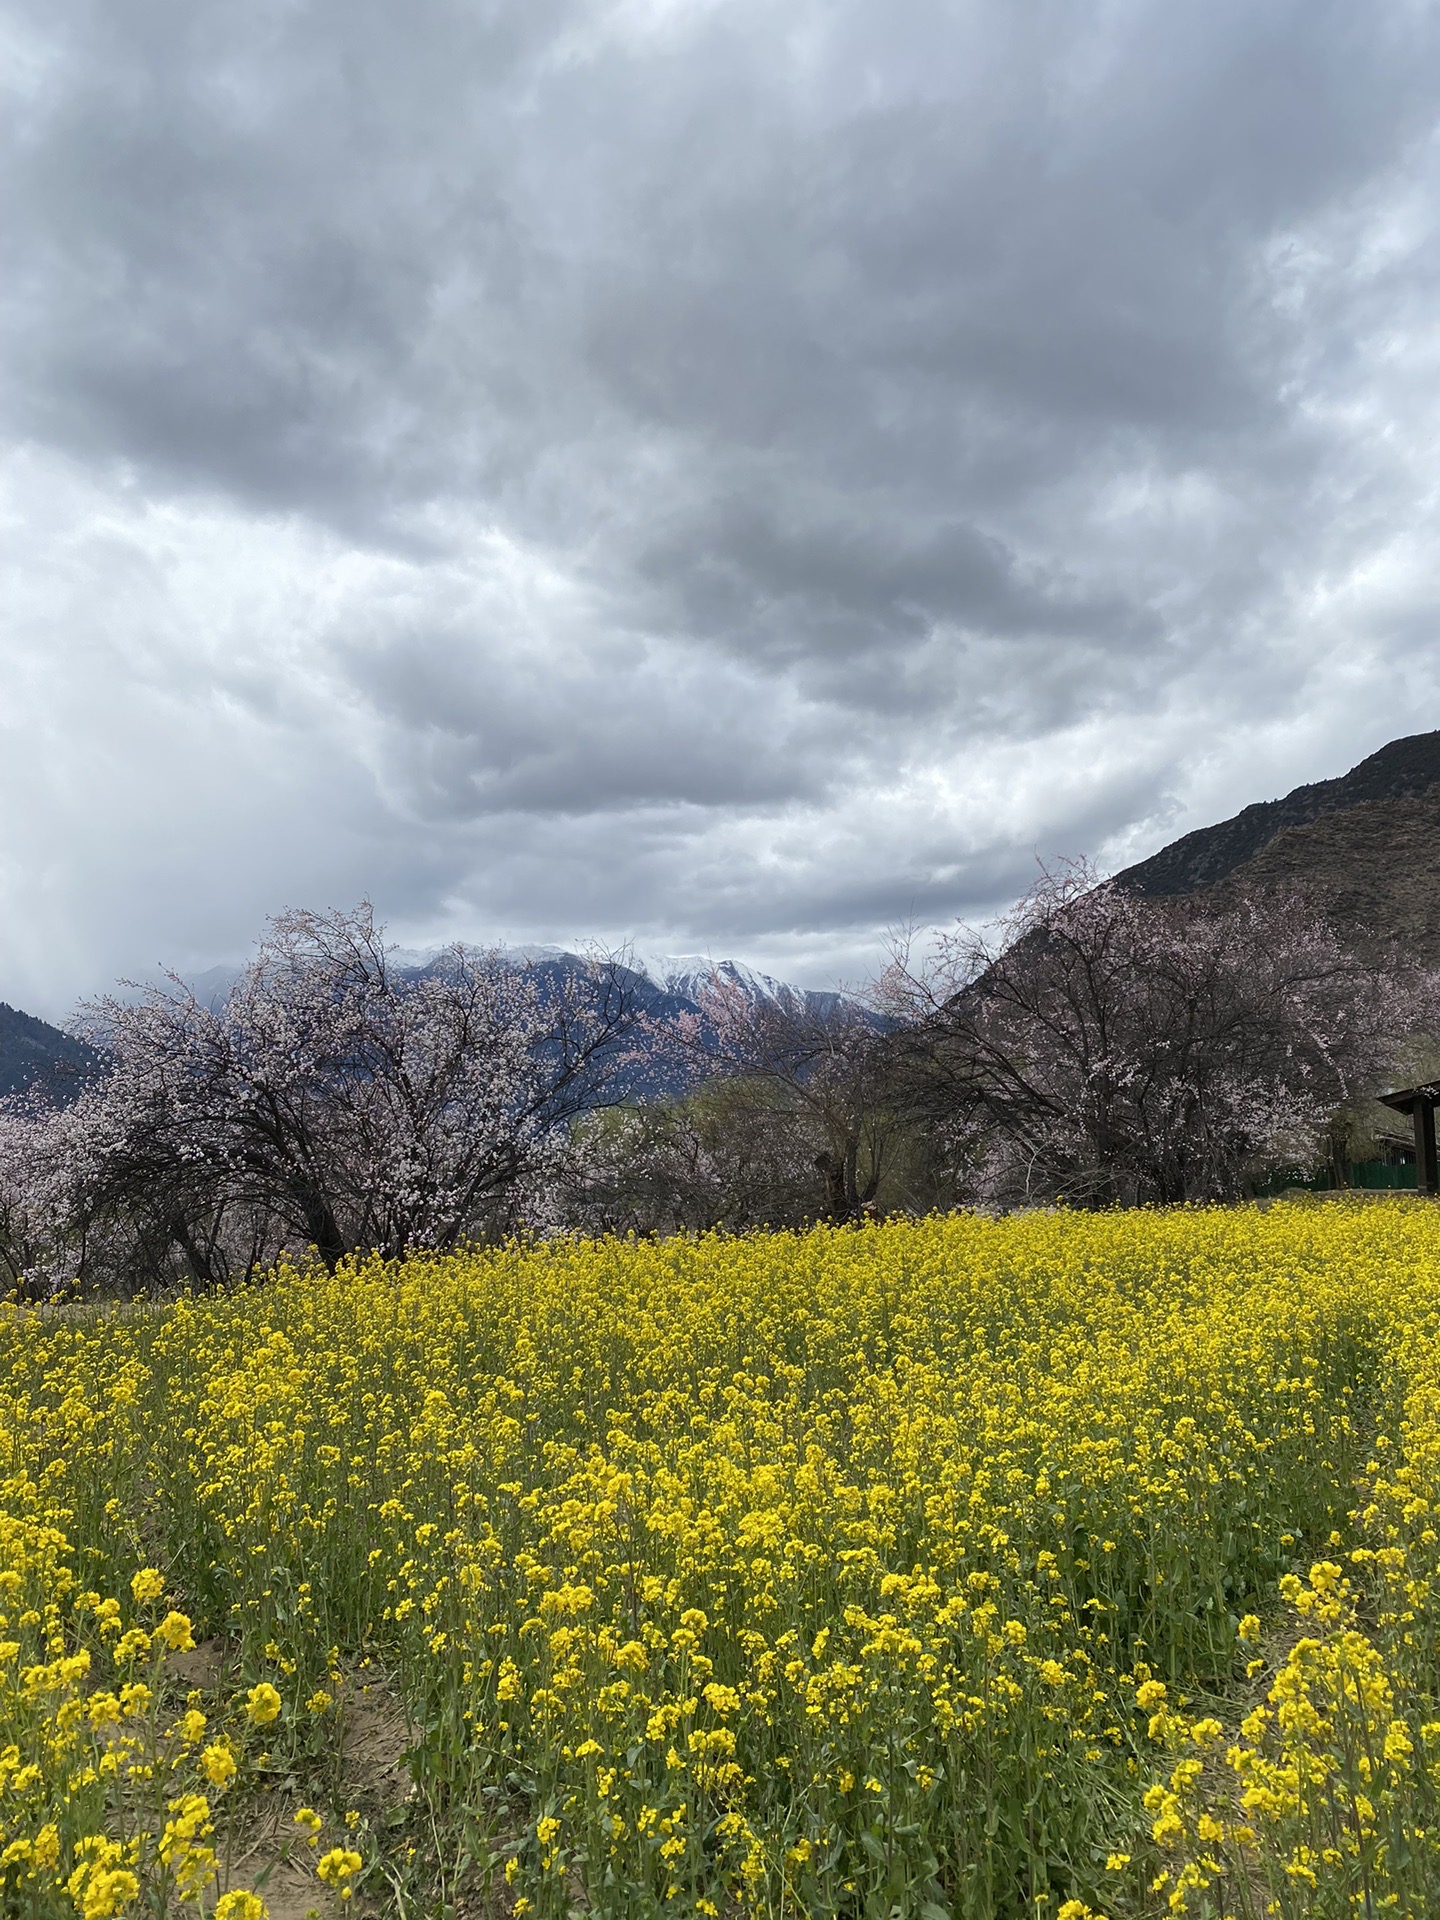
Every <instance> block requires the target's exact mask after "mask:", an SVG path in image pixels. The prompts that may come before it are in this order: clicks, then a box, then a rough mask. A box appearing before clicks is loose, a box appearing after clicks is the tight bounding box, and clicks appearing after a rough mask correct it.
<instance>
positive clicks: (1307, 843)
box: [1218, 786, 1440, 961]
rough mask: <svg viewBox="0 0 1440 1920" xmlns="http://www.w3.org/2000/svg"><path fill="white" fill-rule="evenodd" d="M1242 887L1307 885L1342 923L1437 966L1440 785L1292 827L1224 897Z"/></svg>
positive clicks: (1238, 873)
mask: <svg viewBox="0 0 1440 1920" xmlns="http://www.w3.org/2000/svg"><path fill="white" fill-rule="evenodd" d="M1235 882H1240V883H1243V884H1247V885H1254V886H1260V887H1274V886H1286V885H1292V886H1293V885H1301V886H1305V887H1307V888H1309V889H1311V890H1312V891H1314V892H1316V893H1319V894H1321V895H1323V896H1324V898H1325V900H1326V902H1327V904H1328V906H1329V909H1330V911H1331V912H1332V913H1334V915H1335V916H1336V918H1337V919H1339V920H1340V921H1342V922H1349V923H1350V924H1352V925H1355V926H1359V927H1363V928H1366V929H1368V930H1369V931H1372V932H1374V933H1376V934H1378V935H1380V936H1381V938H1382V939H1383V940H1384V941H1386V942H1394V943H1396V944H1398V945H1399V946H1400V947H1401V948H1402V949H1405V950H1407V951H1409V952H1411V953H1414V954H1416V955H1421V956H1426V957H1428V958H1429V959H1430V960H1432V961H1433V960H1434V958H1435V956H1436V954H1437V953H1440V786H1437V787H1433V788H1432V789H1431V790H1430V791H1429V792H1428V793H1423V794H1419V795H1416V796H1412V797H1408V798H1404V799H1397V800H1367V801H1364V802H1363V803H1362V804H1361V805H1360V806H1358V807H1351V808H1349V809H1348V810H1347V811H1346V812H1344V813H1330V814H1326V815H1324V816H1323V817H1322V818H1321V819H1319V820H1312V821H1311V822H1310V823H1309V825H1308V826H1303V827H1287V828H1286V829H1285V831H1284V832H1283V833H1277V834H1276V835H1275V837H1274V839H1273V840H1269V841H1267V842H1266V844H1265V845H1264V846H1263V847H1262V848H1261V849H1260V851H1259V853H1257V854H1256V855H1255V857H1254V859H1252V860H1247V861H1246V862H1245V864H1244V865H1243V866H1241V867H1237V868H1236V869H1235V871H1234V873H1233V875H1232V876H1229V877H1228V879H1227V881H1225V882H1222V883H1221V886H1220V888H1219V889H1218V891H1220V892H1223V891H1224V889H1225V887H1226V885H1229V884H1234V883H1235Z"/></svg>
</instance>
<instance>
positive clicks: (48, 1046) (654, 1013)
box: [0, 947, 842, 1098]
mask: <svg viewBox="0 0 1440 1920" xmlns="http://www.w3.org/2000/svg"><path fill="white" fill-rule="evenodd" d="M508 951H510V952H512V953H513V954H514V957H515V958H516V959H517V960H525V961H530V962H533V963H535V964H537V965H539V966H540V967H542V968H553V969H554V970H556V971H558V972H564V971H565V970H567V969H569V968H574V967H580V966H582V965H583V964H584V961H583V959H582V957H581V956H580V955H579V954H576V953H571V952H568V951H567V950H566V949H565V948H563V947H523V948H512V949H509V950H508ZM393 959H394V960H395V961H396V962H398V964H399V966H400V968H401V970H402V972H405V973H410V974H419V973H423V972H424V971H425V969H426V968H427V967H429V966H432V965H433V964H434V962H435V959H436V952H434V951H432V952H429V953H420V952H410V951H406V950H404V949H401V950H399V951H397V952H396V953H395V955H394V956H393ZM630 972H631V978H632V981H633V983H634V986H635V990H636V997H637V999H638V1001H639V1003H640V1005H641V1007H642V1008H643V1010H644V1011H645V1012H646V1013H647V1014H649V1015H650V1016H651V1017H652V1018H655V1017H660V1018H663V1017H666V1016H669V1015H674V1014H677V1013H682V1012H692V1013H693V1012H698V1011H699V1001H700V999H701V997H702V996H703V994H704V992H705V989H706V988H707V987H708V986H709V984H710V982H711V981H712V980H713V981H716V982H717V983H719V984H721V985H723V986H725V987H727V988H730V989H732V990H738V991H739V992H740V993H741V994H742V995H743V996H744V997H745V998H746V999H747V1000H749V1001H752V1002H755V1003H757V1004H758V1003H761V1002H765V1001H776V1002H779V1003H781V1004H783V1005H788V1006H796V1007H801V1008H804V1009H805V1010H807V1011H810V1012H828V1011H829V1010H830V1009H831V1008H833V1007H834V1006H836V1005H837V1004H838V1003H839V1001H840V999H841V997H842V996H841V995H840V994H838V993H835V992H825V991H817V990H815V989H812V988H808V987H796V986H792V985H791V984H790V983H789V982H788V981H785V980H776V979H774V978H773V977H772V976H771V975H770V974H768V973H760V972H758V971H757V970H756V969H755V968H753V967H747V966H746V965H745V964H744V963H743V961H739V960H716V961H712V960H710V959H708V958H707V957H705V956H704V955H700V954H657V955H649V956H646V957H644V958H640V957H638V956H635V957H632V961H631V967H630ZM240 973H241V969H240V968H239V967H237V966H216V967H209V968H207V969H206V971H205V972H204V973H200V974H196V975H195V976H194V977H193V978H192V979H190V980H189V981H188V983H187V984H188V985H189V987H190V990H191V992H192V993H193V994H194V995H195V997H196V999H197V1000H199V1001H200V1003H201V1005H202V1006H206V1007H209V1008H210V1009H211V1011H212V1012H218V1010H219V1009H220V1008H221V1007H222V1006H223V1005H224V1004H225V1001H226V999H227V998H228V996H229V993H230V990H231V988H232V987H233V986H234V985H235V982H236V981H237V980H238V979H239V977H240ZM99 1064H100V1057H99V1055H98V1054H97V1053H96V1052H95V1050H94V1048H93V1047H89V1046H87V1045H86V1044H85V1042H84V1041H83V1040H77V1039H75V1038H74V1037H73V1035H71V1034H68V1033H65V1032H64V1031H63V1030H62V1029H61V1028H59V1027H54V1026H51V1025H50V1023H49V1022H48V1021H46V1020H39V1019H36V1017H35V1016H34V1015H33V1014H29V1013H20V1012H17V1011H16V1009H15V1008H13V1007H8V1006H5V1005H4V1004H3V1003H0V1095H4V1094H7V1093H15V1092H18V1091H20V1090H21V1089H23V1088H26V1087H32V1086H33V1087H40V1088H44V1089H45V1090H47V1091H48V1092H50V1093H53V1094H57V1095H59V1096H60V1097H61V1098H64V1097H65V1096H66V1094H67V1093H73V1092H75V1091H77V1090H78V1088H79V1087H80V1086H81V1084H82V1083H83V1081H84V1079H85V1076H86V1075H87V1074H88V1073H91V1072H93V1071H94V1070H95V1069H96V1068H97V1067H98V1065H99ZM629 1074H630V1078H631V1080H632V1082H633V1085H634V1090H635V1092H636V1093H637V1094H645V1095H647V1096H653V1095H654V1094H657V1093H665V1092H673V1091H676V1090H677V1088H678V1083H674V1082H673V1076H672V1075H671V1074H669V1073H668V1072H667V1071H665V1070H663V1069H662V1070H660V1071H658V1072H657V1071H656V1070H655V1069H653V1068H649V1067H647V1066H644V1065H641V1066H638V1067H636V1066H632V1067H631V1068H630V1069H629Z"/></svg>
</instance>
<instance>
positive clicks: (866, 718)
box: [0, 0, 1440, 1015]
mask: <svg viewBox="0 0 1440 1920" xmlns="http://www.w3.org/2000/svg"><path fill="white" fill-rule="evenodd" d="M0 20H3V28H0V75H3V86H4V98H3V101H0V142H3V144H4V154H3V166H4V192H3V195H0V223H3V236H0V237H3V258H4V262H5V271H4V274H3V276H0V327H3V341H0V410H3V434H4V443H3V453H0V488H3V514H4V542H3V569H4V579H3V623H0V647H3V661H0V666H3V679H0V806H3V809H4V833H3V837H0V998H3V999H6V1000H9V1001H11V1002H12V1003H13V1004H17V1005H20V1006H24V1007H28V1008H31V1009H32V1010H34V1011H37V1012H44V1013H50V1014H52V1015H53V1014H56V1013H60V1012H63V1011H64V1010H65V1009H66V1008H67V1007H68V1006H69V1005H70V1004H71V1002H72V1001H73V999H74V998H75V996H76V995H77V994H78V993H80V992H84V991H88V990H92V989H95V988H99V987H104V986H106V985H108V984H109V983H110V981H111V980H113V978H114V977H115V976H116V975H117V974H120V973H125V972H129V973H134V972H137V971H140V970H143V969H146V968H148V967H149V966H150V965H152V964H153V963H154V962H155V961H156V960H162V959H163V960H167V961H171V962H174V963H176V964H178V965H180V966H182V967H186V968H189V967H199V966H204V965H207V964H209V963H211V962H214V961H219V960H224V959H229V958H233V957H238V956H240V955H242V954H243V953H244V951H245V950H246V948H247V947H248V946H249V944H250V942H251V940H252V939H253V936H254V935H255V933H256V932H257V931H258V929H259V927H260V924H261V922H262V921H263V920H264V918H265V916H266V915H267V914H270V913H273V912H276V911H278V910H280V909H282V908H284V907H286V906H289V905H316V906H331V905H344V904H349V903H351V902H353V901H355V900H356V899H358V898H359V897H360V896H362V895H366V894H368V895H369V896H370V897H371V898H373V900H374V901H375V903H376V906H377V909H378V910H379V911H380V912H381V913H382V914H383V915H384V916H385V918H386V919H387V920H388V922H389V923H390V925H391V927H392V928H393V930H394V931H395V933H396V934H397V936H398V937H400V938H401V939H403V940H405V941H406V942H408V943H410V944H425V943H426V942H428V941H431V940H435V939H439V938H445V937H456V936H460V937H465V938H469V939H478V940H490V939H497V938H504V939H509V940H514V941H522V940H532V939H542V940H545V939H549V940H558V941H562V942H566V943H573V942H575V941H577V940H580V939H582V938H586V937H593V938H598V939H601V940H610V941H615V940H619V939H624V938H632V939H634V940H635V941H636V942H637V944H638V945H640V946H641V947H643V948H646V949H663V950H671V951H696V950H699V951H706V950H709V951H711V952H713V953H714V954H715V955H716V956H717V957H719V956H721V955H730V954H733V955H736V956H738V957H741V958H744V959H748V960H750V961H753V962H756V963H758V964H761V965H765V966H768V967H769V968H770V969H771V970H772V971H775V972H779V973H782V974H786V975H788V976H790V977H791V978H794V979H798V980H803V981H806V982H808V983H811V984H817V985H818V984H826V983H828V982H830V981H831V980H833V979H835V978H837V977H839V978H846V977H849V978H854V977H856V976H857V975H859V974H860V973H862V972H863V971H864V968H865V966H866V964H867V962H868V960H869V958H870V957H871V956H872V955H873V954H874V953H875V951H876V948H877V943H878V941H879V938H880V937H881V936H882V935H883V932H884V930H885V928H886V927H887V926H890V925H893V924H894V923H896V922H899V921H903V920H913V919H918V920H921V921H936V920H942V919H945V918H948V917H951V916H954V915H956V914H964V915H970V916H977V915H984V914H986V913H988V912H990V911H993V910H994V909H995V908H996V907H997V906H999V905H1003V904H1005V903H1006V902H1008V900H1009V899H1011V898H1012V897H1013V896H1014V895H1015V894H1017V893H1018V892H1019V891H1020V890H1022V889H1023V888H1024V886H1025V885H1026V884H1027V883H1028V881H1029V878H1030V877H1031V875H1032V874H1033V871H1034V862H1035V858H1036V856H1037V854H1039V855H1040V856H1042V857H1053V856H1055V855H1057V854H1076V853H1085V854H1089V855H1091V856H1095V857H1098V858H1099V859H1100V860H1101V861H1102V862H1104V863H1107V864H1109V865H1111V866H1117V865H1121V864H1124V863H1125V862H1126V861H1127V860H1129V859H1132V858H1136V857H1139V856H1140V855H1141V854H1143V853H1146V852H1149V851H1151V850H1152V849H1153V848H1155V847H1157V846H1159V845H1161V844H1163V843H1164V842H1165V841H1167V840H1169V839H1171V838H1173V837H1174V836H1175V835H1176V834H1177V833H1179V832H1181V831H1184V830H1186V829H1188V828H1189V827H1192V826H1195V825H1200V824H1203V823H1205V822H1207V821H1210V820H1213V819H1216V818H1219V817H1222V816H1224V815H1226V814H1228V813H1231V812H1233V811H1235V810H1236V809H1237V808H1238V807H1239V806H1241V805H1243V804H1245V803H1246V802H1247V801H1250V800H1253V799H1264V798H1269V797H1272V796H1274V795H1275V794H1277V793H1280V792H1283V791H1285V790H1287V789H1288V788H1289V787H1291V786H1293V785H1295V784H1296V783H1297V782H1299V781H1301V780H1307V779H1316V778H1323V777H1326V776H1328V775H1331V774H1334V773H1338V772H1341V771H1343V770H1344V769H1345V768H1346V767H1348V766H1349V765H1351V764H1352V763H1353V762H1354V761H1356V760H1357V759H1359V758H1360V757H1361V756H1362V755H1364V754H1365V753H1367V752H1370V751H1372V750H1373V749H1374V748H1375V747H1377V746H1378V745H1380V744H1381V743H1382V742H1384V741H1385V740H1387V739H1390V738H1392V737H1394V736H1395V735H1397V734H1402V733H1408V732H1415V731H1418V730H1421V729H1427V728H1431V727H1436V726H1440V646H1437V639H1440V627H1437V622H1436V614H1437V601H1440V541H1437V539H1436V517H1437V488H1440V329H1437V318H1440V304H1437V301H1440V248H1437V221H1436V210H1437V188H1440V142H1437V134H1436V120H1437V108H1440V17H1437V9H1436V8H1435V7H1434V6H1432V5H1426V4H1406V3H1405V0H1395V3H1391V0H1352V3H1350V4H1344V3H1341V4H1330V3H1329V0H1204V4H1191V5H1188V6H1186V5H1181V6H1177V5H1176V4H1175V0H1153V4H1152V3H1150V0H1090V3H1088V4H1087V0H1065V3H1064V4H1060V3H1059V0H1055V3H1053V4H1052V3H1051V0H975V3H973V4H967V3H966V0H950V4H944V3H942V0H713V3H708V4H707V0H618V3H616V4H599V3H598V0H404V4H403V5H402V4H397V0H310V3H309V4H305V3H304V0H251V3H250V4H248V5H245V6H236V5H234V4H233V0H226V3H225V4H218V0H93V4H87V3H86V0H3V4H0Z"/></svg>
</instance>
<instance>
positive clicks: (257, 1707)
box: [245, 1680, 281, 1727]
mask: <svg viewBox="0 0 1440 1920" xmlns="http://www.w3.org/2000/svg"><path fill="white" fill-rule="evenodd" d="M280 1706H281V1701H280V1695H279V1694H278V1693H277V1692H276V1690H275V1688H274V1687H273V1686H271V1684H270V1682H269V1681H268V1680H262V1681H261V1682H260V1683H259V1685H258V1686H254V1687H251V1689H250V1691H249V1692H248V1693H247V1694H246V1696H245V1717H246V1719H247V1720H248V1721H249V1722H250V1724H251V1726H252V1727H268V1726H269V1725H270V1723H271V1721H272V1720H276V1719H278V1718H279V1715H280Z"/></svg>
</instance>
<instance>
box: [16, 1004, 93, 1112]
mask: <svg viewBox="0 0 1440 1920" xmlns="http://www.w3.org/2000/svg"><path fill="white" fill-rule="evenodd" d="M98 1065H99V1055H98V1054H97V1053H96V1052H95V1050H94V1048H93V1047H87V1046H86V1044H85V1042H84V1041H83V1040H76V1039H74V1038H73V1037H72V1036H71V1035H70V1034H68V1033H62V1032H61V1031H60V1029H59V1027H52V1026H51V1025H50V1023H49V1021H47V1020H37V1019H36V1018H35V1016H34V1014H33V1013H21V1012H20V1011H19V1010H18V1008H15V1007H11V1006H7V1005H6V1004H5V1002H4V1001H3V1000H0V1094H6V1093H18V1092H19V1091H20V1089H21V1088H22V1087H45V1088H47V1089H48V1090H49V1091H50V1092H52V1093H55V1094H59V1095H62V1096H63V1095H65V1094H67V1093H72V1092H74V1091H75V1089H77V1088H78V1086H79V1085H80V1083H81V1081H83V1080H84V1079H85V1077H86V1075H87V1074H89V1073H92V1072H93V1071H94V1069H95V1068H96V1067H97V1066H98Z"/></svg>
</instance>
